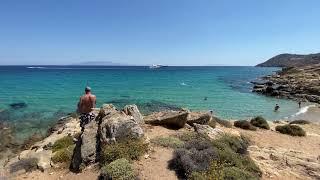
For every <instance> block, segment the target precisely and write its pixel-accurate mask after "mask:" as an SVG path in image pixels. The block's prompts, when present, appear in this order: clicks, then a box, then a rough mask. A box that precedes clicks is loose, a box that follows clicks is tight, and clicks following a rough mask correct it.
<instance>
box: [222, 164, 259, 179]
mask: <svg viewBox="0 0 320 180" xmlns="http://www.w3.org/2000/svg"><path fill="white" fill-rule="evenodd" d="M223 175H224V177H223V178H224V179H235V180H247V179H259V177H257V176H254V175H253V174H251V173H249V172H248V171H246V170H244V169H239V168H237V167H225V168H223Z"/></svg>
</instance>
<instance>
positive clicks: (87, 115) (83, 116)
mask: <svg viewBox="0 0 320 180" xmlns="http://www.w3.org/2000/svg"><path fill="white" fill-rule="evenodd" d="M84 91H85V94H84V95H82V96H81V97H80V100H79V103H78V110H77V111H78V113H80V127H81V129H82V130H83V129H84V125H86V124H88V123H89V122H90V121H92V120H94V118H95V115H94V114H93V113H92V108H95V107H96V96H95V95H93V94H91V88H90V87H88V86H87V87H86V88H85V90H84Z"/></svg>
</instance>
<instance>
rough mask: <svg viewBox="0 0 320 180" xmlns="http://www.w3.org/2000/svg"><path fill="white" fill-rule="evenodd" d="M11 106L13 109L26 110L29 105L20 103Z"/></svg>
mask: <svg viewBox="0 0 320 180" xmlns="http://www.w3.org/2000/svg"><path fill="white" fill-rule="evenodd" d="M9 106H10V107H11V108H12V109H21V108H26V107H27V106H28V105H27V104H26V103H24V102H18V103H11V104H9Z"/></svg>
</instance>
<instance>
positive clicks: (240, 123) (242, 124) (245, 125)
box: [234, 120, 257, 131]
mask: <svg viewBox="0 0 320 180" xmlns="http://www.w3.org/2000/svg"><path fill="white" fill-rule="evenodd" d="M234 126H235V127H238V128H241V129H245V130H251V131H255V130H257V128H256V127H254V126H252V125H251V124H250V122H248V121H246V120H242V121H235V122H234Z"/></svg>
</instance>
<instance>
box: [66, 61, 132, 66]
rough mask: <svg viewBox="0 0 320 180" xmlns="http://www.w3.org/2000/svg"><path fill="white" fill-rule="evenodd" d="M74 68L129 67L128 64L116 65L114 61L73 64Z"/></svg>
mask: <svg viewBox="0 0 320 180" xmlns="http://www.w3.org/2000/svg"><path fill="white" fill-rule="evenodd" d="M71 65H74V66H129V65H128V64H121V63H114V62H112V61H85V62H80V63H74V64H71Z"/></svg>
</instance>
